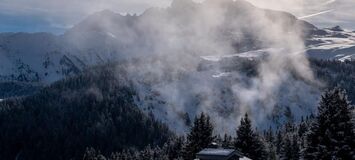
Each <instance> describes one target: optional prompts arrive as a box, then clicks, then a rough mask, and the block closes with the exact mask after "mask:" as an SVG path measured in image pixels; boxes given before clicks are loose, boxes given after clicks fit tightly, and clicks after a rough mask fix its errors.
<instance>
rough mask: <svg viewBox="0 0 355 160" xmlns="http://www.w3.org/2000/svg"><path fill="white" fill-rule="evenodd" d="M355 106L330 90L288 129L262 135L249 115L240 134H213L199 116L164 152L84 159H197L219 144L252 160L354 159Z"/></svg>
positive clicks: (147, 150) (91, 151) (337, 91)
mask: <svg viewBox="0 0 355 160" xmlns="http://www.w3.org/2000/svg"><path fill="white" fill-rule="evenodd" d="M353 112H354V106H353V105H351V104H350V102H349V101H348V99H347V95H346V93H345V91H344V90H342V89H340V88H335V89H333V90H329V91H327V92H325V93H324V94H323V96H322V98H321V101H320V102H319V105H318V114H317V115H310V116H309V117H305V118H304V119H302V121H301V122H300V123H292V122H291V121H290V122H287V123H286V124H285V125H283V127H281V128H279V129H277V130H276V131H275V130H272V129H271V127H270V129H269V130H265V131H264V132H263V133H259V132H257V131H255V130H254V129H253V126H252V123H251V121H250V119H249V118H248V114H246V115H245V116H244V118H242V119H241V123H240V126H239V127H238V128H237V130H236V134H235V135H236V136H234V137H233V136H230V135H224V136H222V137H221V136H214V134H213V125H212V123H211V122H210V119H209V117H208V116H207V115H205V114H204V113H202V114H201V115H200V116H198V117H196V118H195V120H194V123H193V126H192V127H191V130H190V133H188V134H187V136H186V138H184V137H178V138H172V139H170V141H169V143H166V144H165V145H164V146H163V147H162V148H160V147H155V148H152V147H150V146H149V147H147V148H145V149H144V150H141V151H137V150H125V151H123V152H116V153H112V154H111V156H107V157H105V156H103V155H102V154H101V153H100V152H99V151H96V150H95V149H92V148H89V149H87V150H86V153H85V155H84V160H130V159H136V160H147V159H148V160H153V159H157V160H168V159H186V160H190V159H194V158H195V154H196V153H197V152H198V151H200V150H202V149H203V148H206V147H209V145H210V144H211V143H212V142H217V143H218V144H219V145H220V147H223V148H234V149H237V150H239V151H241V152H242V153H243V154H244V155H245V156H247V157H249V158H251V159H253V160H300V159H305V160H315V159H319V160H332V159H339V160H350V159H354V157H355V133H354V129H355V128H354V123H353V119H352V118H353Z"/></svg>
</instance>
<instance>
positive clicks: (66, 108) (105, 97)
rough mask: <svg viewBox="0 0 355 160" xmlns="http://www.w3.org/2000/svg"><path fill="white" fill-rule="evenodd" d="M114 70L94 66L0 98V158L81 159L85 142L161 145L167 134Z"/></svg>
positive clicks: (106, 148)
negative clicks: (39, 87) (26, 92)
mask: <svg viewBox="0 0 355 160" xmlns="http://www.w3.org/2000/svg"><path fill="white" fill-rule="evenodd" d="M114 71H115V70H113V68H110V67H104V68H102V67H98V68H94V69H91V70H90V71H87V72H86V73H83V74H81V75H80V76H77V77H73V78H69V79H66V80H63V81H60V82H57V83H55V84H53V85H51V86H49V87H46V88H44V89H43V90H41V91H39V92H38V93H37V94H35V95H32V96H28V97H24V98H15V99H7V100H6V101H3V102H1V103H0V131H1V132H0V143H1V145H0V159H18V160H21V159H36V160H41V159H45V160H47V159H53V160H56V159H58V160H59V159H82V155H83V153H84V152H85V149H86V147H94V148H97V149H99V150H100V151H102V153H103V154H109V153H112V152H114V151H121V150H123V149H126V148H137V149H144V147H146V146H147V145H149V144H150V145H153V146H161V145H163V144H164V143H165V142H166V141H167V140H168V139H169V137H170V136H171V135H172V133H171V132H170V131H169V129H168V127H166V126H165V125H164V124H162V123H160V122H158V121H156V120H155V118H154V117H153V116H149V115H146V114H145V113H143V112H142V111H141V110H140V109H139V108H138V107H137V106H136V105H135V103H134V100H133V96H134V95H135V92H134V91H133V90H132V87H131V86H129V83H127V81H125V80H122V79H123V78H124V77H121V75H116V74H115V72H114ZM117 76H119V77H117Z"/></svg>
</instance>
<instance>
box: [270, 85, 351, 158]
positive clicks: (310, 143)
mask: <svg viewBox="0 0 355 160" xmlns="http://www.w3.org/2000/svg"><path fill="white" fill-rule="evenodd" d="M353 118H354V106H353V105H351V104H350V102H349V101H348V99H347V95H346V93H345V91H344V90H343V89H340V88H335V89H333V90H329V91H327V92H325V93H324V95H323V96H322V97H321V101H320V103H319V106H318V114H317V115H315V116H314V115H310V116H309V117H306V118H305V119H302V121H301V122H300V123H290V122H288V123H286V124H285V125H284V126H283V127H282V128H280V129H277V130H276V131H273V130H272V129H269V130H268V131H264V134H263V135H264V136H263V137H264V139H265V142H266V144H267V152H268V157H269V159H275V158H279V159H285V160H286V159H287V160H288V159H290V160H298V159H305V160H308V159H309V160H313V159H344V160H345V159H354V158H355V132H354V129H355V128H354V121H353Z"/></svg>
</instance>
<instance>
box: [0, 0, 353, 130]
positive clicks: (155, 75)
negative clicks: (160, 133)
mask: <svg viewBox="0 0 355 160" xmlns="http://www.w3.org/2000/svg"><path fill="white" fill-rule="evenodd" d="M260 17H261V18H260ZM264 21H265V22H264ZM265 24H268V25H270V26H268V25H265ZM270 31H273V32H270ZM279 33H285V36H289V37H293V34H296V33H297V35H299V38H300V39H301V41H302V43H305V44H306V46H305V47H304V48H302V49H304V50H305V51H304V50H297V49H298V47H295V48H296V49H294V48H292V49H289V48H286V49H285V48H283V47H284V45H285V44H286V43H288V42H285V44H284V43H282V44H280V45H275V43H277V42H281V41H282V39H281V38H274V37H277V35H276V34H279ZM288 34H290V35H288ZM291 42H292V41H291ZM297 45H298V44H297ZM297 45H296V46H297ZM290 50H292V51H296V52H300V53H302V54H303V52H305V54H307V55H308V56H309V57H311V58H317V59H333V60H340V61H344V60H351V59H354V58H355V33H354V32H350V31H344V30H343V29H341V28H340V27H335V28H329V29H318V28H317V27H315V26H314V25H312V24H310V23H308V22H306V21H303V20H298V19H297V18H296V17H295V16H293V15H291V14H289V13H285V12H279V11H272V10H265V9H260V8H256V7H254V6H253V5H251V4H249V3H247V2H245V1H242V0H238V1H232V0H207V1H205V2H204V3H202V4H198V3H194V2H192V1H191V0H175V1H173V3H172V6H171V7H170V8H166V9H158V8H152V9H149V10H147V11H146V12H144V13H143V14H142V15H126V16H123V15H121V14H117V13H114V12H111V11H107V10H106V11H102V12H98V13H96V14H94V15H92V16H90V17H88V18H86V19H85V20H83V21H82V22H80V23H78V24H77V25H75V26H74V27H73V28H71V29H69V30H68V31H67V32H66V33H65V34H63V35H59V36H56V35H52V34H48V33H34V34H28V33H3V34H0V81H1V82H9V81H10V82H12V81H15V82H27V83H40V84H50V83H52V82H55V81H57V80H60V79H62V78H65V77H67V76H71V75H76V74H78V73H80V71H82V70H83V69H85V68H87V67H90V66H95V65H99V64H105V63H109V62H117V61H129V60H132V63H131V65H128V66H125V70H126V72H128V73H129V74H128V75H129V76H130V78H131V79H132V80H134V83H135V87H136V90H138V91H139V92H138V96H137V97H136V103H137V104H139V106H140V107H141V108H142V110H144V111H147V112H150V111H152V112H153V113H154V114H155V115H156V117H158V118H159V119H161V120H162V121H164V122H166V123H168V124H170V126H171V127H172V128H174V129H175V130H179V131H184V130H185V129H186V124H185V123H184V119H186V118H187V117H192V116H194V115H195V114H196V113H198V112H201V111H205V112H208V113H210V114H212V115H213V117H216V118H215V119H214V121H215V122H216V123H220V124H225V125H219V126H220V128H219V129H220V130H229V129H231V128H228V126H231V125H230V124H227V122H231V123H235V122H237V120H238V118H239V117H240V115H241V114H242V113H243V112H245V111H246V110H245V108H246V106H248V105H253V106H255V107H251V110H252V111H251V112H252V113H254V118H255V119H254V120H255V121H257V122H262V123H259V125H260V126H261V125H264V124H270V123H282V121H283V120H284V119H285V117H278V116H280V115H282V114H283V113H284V111H285V110H287V108H289V109H290V110H291V111H292V112H293V113H295V114H296V115H297V117H295V119H299V118H300V116H301V115H306V114H308V113H311V112H313V111H314V108H312V107H309V106H316V103H317V101H318V98H319V95H320V89H319V85H317V84H315V82H311V81H309V80H304V79H302V78H304V77H302V75H301V76H300V77H301V78H299V77H297V76H293V75H292V74H293V73H292V72H294V70H296V71H295V72H297V68H296V69H294V70H292V71H290V73H288V72H287V73H285V75H283V74H282V75H281V74H280V73H278V72H276V73H275V74H277V75H272V76H275V77H278V78H280V76H281V80H279V81H280V83H278V84H277V85H278V86H277V87H275V88H273V87H270V86H268V84H267V83H266V82H263V83H265V85H266V86H264V87H270V88H272V89H273V90H272V91H274V92H275V94H274V95H272V96H271V97H269V96H270V94H271V93H267V92H265V95H259V94H261V93H258V92H255V91H258V90H262V89H263V88H258V86H256V87H255V86H253V84H252V83H259V81H267V80H268V79H266V80H265V79H263V78H261V79H260V78H259V79H258V78H256V77H257V76H256V74H258V73H256V72H258V71H256V70H257V69H255V68H253V67H255V66H253V65H248V64H253V63H257V62H258V61H259V60H260V59H264V58H265V59H267V58H268V55H269V53H271V52H272V53H274V52H276V53H282V52H289V51H290ZM280 57H283V56H282V55H280ZM287 58H288V57H286V59H287ZM289 61H290V62H294V61H291V60H287V61H286V62H285V63H287V62H289ZM297 65H299V64H297ZM297 65H294V66H297ZM302 65H303V64H302ZM294 66H292V67H294ZM305 66H306V65H305ZM266 67H267V66H266ZM292 67H290V68H292ZM298 67H299V66H298ZM301 68H302V66H301ZM275 70H276V69H275ZM281 71H284V70H280V72H281ZM287 71H288V70H287ZM259 74H260V73H259ZM279 74H280V75H279ZM271 78H273V77H271ZM260 83H261V82H260ZM253 87H254V88H253ZM252 90H253V92H252ZM249 96H250V97H258V98H259V99H257V100H255V101H252V100H250V98H249ZM0 98H2V97H0ZM268 98H270V99H268ZM241 104H243V105H244V107H239V106H241ZM266 106H273V107H272V108H270V107H266ZM277 107H280V108H281V109H277ZM259 112H260V113H259ZM264 112H267V113H273V115H271V114H270V115H266V116H268V120H265V121H263V120H262V119H264V117H263V116H262V114H263V113H264ZM275 112H280V113H275ZM281 112H282V113H281ZM177 119H179V120H180V121H177ZM264 127H268V126H265V125H264Z"/></svg>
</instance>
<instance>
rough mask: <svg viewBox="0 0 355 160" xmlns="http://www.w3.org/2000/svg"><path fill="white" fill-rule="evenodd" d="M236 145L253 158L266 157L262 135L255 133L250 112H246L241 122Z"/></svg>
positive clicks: (256, 159)
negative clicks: (249, 115)
mask: <svg viewBox="0 0 355 160" xmlns="http://www.w3.org/2000/svg"><path fill="white" fill-rule="evenodd" d="M234 146H235V148H236V149H238V150H239V151H241V152H242V153H243V154H245V156H247V157H249V158H251V159H254V160H258V159H262V160H264V159H266V151H265V146H264V144H263V142H262V141H261V139H260V137H259V136H258V135H257V134H256V133H254V131H253V129H252V125H251V121H250V119H249V117H248V114H245V117H244V118H242V120H241V122H240V126H239V127H238V129H237V138H236V139H235V143H234Z"/></svg>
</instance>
